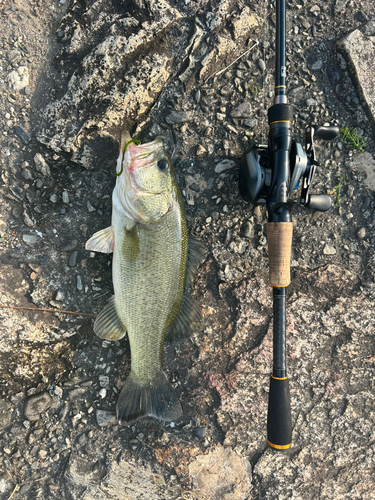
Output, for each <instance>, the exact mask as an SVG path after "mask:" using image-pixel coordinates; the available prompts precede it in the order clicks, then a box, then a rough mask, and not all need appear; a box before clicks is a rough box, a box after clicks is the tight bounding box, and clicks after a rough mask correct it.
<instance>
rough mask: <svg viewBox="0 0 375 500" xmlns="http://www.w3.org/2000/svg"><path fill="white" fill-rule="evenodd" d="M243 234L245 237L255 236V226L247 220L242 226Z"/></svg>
mask: <svg viewBox="0 0 375 500" xmlns="http://www.w3.org/2000/svg"><path fill="white" fill-rule="evenodd" d="M241 234H242V235H243V236H244V237H245V238H252V237H253V236H254V228H253V226H252V225H251V224H250V222H249V221H247V222H245V223H244V225H243V226H242V227H241Z"/></svg>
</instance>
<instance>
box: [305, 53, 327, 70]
mask: <svg viewBox="0 0 375 500" xmlns="http://www.w3.org/2000/svg"><path fill="white" fill-rule="evenodd" d="M323 64H324V63H323V59H322V58H321V57H320V56H319V55H318V54H312V55H311V56H309V57H308V58H307V66H308V67H309V68H310V69H312V70H313V71H319V70H320V69H322V67H323Z"/></svg>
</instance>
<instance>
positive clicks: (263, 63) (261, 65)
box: [258, 59, 266, 71]
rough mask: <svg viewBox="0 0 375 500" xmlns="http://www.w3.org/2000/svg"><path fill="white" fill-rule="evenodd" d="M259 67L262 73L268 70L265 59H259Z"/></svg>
mask: <svg viewBox="0 0 375 500" xmlns="http://www.w3.org/2000/svg"><path fill="white" fill-rule="evenodd" d="M258 67H259V69H260V70H261V71H264V70H265V69H266V63H265V62H264V61H263V59H258Z"/></svg>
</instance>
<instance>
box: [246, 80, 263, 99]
mask: <svg viewBox="0 0 375 500" xmlns="http://www.w3.org/2000/svg"><path fill="white" fill-rule="evenodd" d="M246 87H247V90H248V91H249V92H250V94H251V96H252V97H256V96H257V95H258V94H259V92H260V88H259V86H258V85H257V84H256V83H255V84H254V85H253V86H251V85H250V84H249V83H247V84H246Z"/></svg>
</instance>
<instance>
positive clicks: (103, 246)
mask: <svg viewBox="0 0 375 500" xmlns="http://www.w3.org/2000/svg"><path fill="white" fill-rule="evenodd" d="M114 244H115V235H114V233H113V229H112V226H109V227H106V228H105V229H102V230H101V231H98V232H97V233H95V234H94V235H93V236H91V238H90V239H89V240H88V241H86V250H92V251H93V252H102V253H112V252H113V248H114Z"/></svg>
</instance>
